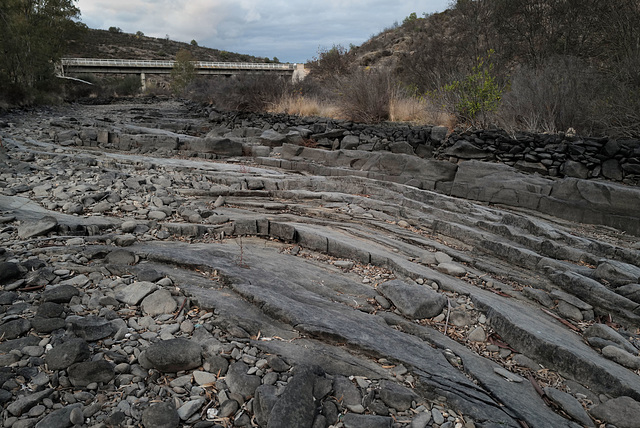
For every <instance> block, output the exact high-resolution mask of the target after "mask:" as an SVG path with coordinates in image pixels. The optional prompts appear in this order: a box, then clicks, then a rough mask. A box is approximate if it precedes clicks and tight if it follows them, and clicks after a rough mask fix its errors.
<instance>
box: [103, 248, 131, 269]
mask: <svg viewBox="0 0 640 428" xmlns="http://www.w3.org/2000/svg"><path fill="white" fill-rule="evenodd" d="M105 262H106V263H107V264H113V265H132V264H134V263H135V262H136V256H135V254H133V253H132V252H131V251H128V250H114V251H111V252H110V253H109V254H107V257H106V258H105Z"/></svg>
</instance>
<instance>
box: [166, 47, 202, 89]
mask: <svg viewBox="0 0 640 428" xmlns="http://www.w3.org/2000/svg"><path fill="white" fill-rule="evenodd" d="M193 62H194V58H193V55H192V54H191V52H189V51H187V50H184V49H181V50H179V51H178V53H177V54H176V61H175V63H174V64H173V69H172V70H171V81H172V83H171V86H172V88H173V91H174V92H175V93H179V92H182V91H183V90H184V88H186V87H187V85H188V84H189V83H191V82H192V81H193V79H195V77H196V68H195V65H194V64H193Z"/></svg>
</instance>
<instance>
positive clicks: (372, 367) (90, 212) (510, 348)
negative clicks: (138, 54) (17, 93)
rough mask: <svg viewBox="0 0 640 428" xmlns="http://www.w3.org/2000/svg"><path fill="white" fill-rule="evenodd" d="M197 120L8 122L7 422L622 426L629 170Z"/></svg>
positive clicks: (633, 341) (627, 350)
mask: <svg viewBox="0 0 640 428" xmlns="http://www.w3.org/2000/svg"><path fill="white" fill-rule="evenodd" d="M209 117H210V116H209V115H202V114H195V113H193V112H190V111H189V110H187V108H186V107H185V106H183V105H180V104H178V103H168V102H167V103H158V104H151V105H128V104H116V105H110V106H93V107H87V106H83V107H82V108H71V107H68V108H64V109H60V110H54V111H47V112H35V113H29V114H27V113H24V114H21V115H15V116H11V117H8V118H7V120H6V122H7V123H8V124H9V125H10V126H9V127H8V128H4V129H3V130H2V134H1V135H2V139H3V147H2V148H0V185H1V186H0V267H1V268H2V270H0V286H2V291H0V311H1V312H2V313H3V319H2V322H1V324H0V331H2V332H3V334H4V337H3V338H2V342H1V343H0V379H2V382H1V383H0V385H1V387H2V388H1V389H0V402H1V403H3V407H4V410H3V413H2V417H3V424H4V426H35V425H36V424H39V425H38V426H43V425H42V424H48V423H50V421H52V420H56V421H57V422H55V423H56V424H59V426H67V425H72V424H76V425H86V426H91V427H108V426H135V425H143V426H155V424H159V423H163V424H165V425H164V426H178V425H182V426H194V427H209V426H231V425H233V426H252V424H258V425H259V426H263V427H276V426H277V427H280V426H283V427H284V426H309V427H311V426H313V427H329V426H334V427H351V426H353V427H362V426H385V427H387V426H393V427H418V426H419V427H433V428H436V427H437V428H443V427H454V426H455V427H457V426H460V427H495V426H507V427H521V426H525V424H526V426H529V427H541V428H542V427H544V428H547V427H578V426H588V427H591V426H598V424H600V423H610V424H616V425H620V424H622V425H620V426H636V425H633V421H632V422H629V420H631V419H633V416H634V415H635V413H637V409H638V408H640V376H639V374H640V369H639V368H640V364H639V363H638V361H640V357H638V349H639V347H640V339H639V336H638V334H637V331H638V328H640V303H638V299H637V298H636V297H637V296H636V294H638V293H636V292H637V287H636V286H637V284H638V283H639V282H640V274H638V272H640V267H639V266H640V251H639V250H640V246H639V245H638V238H637V236H635V235H634V233H635V234H636V235H637V234H638V232H639V231H640V229H637V224H640V218H639V211H638V209H637V208H638V206H640V205H639V204H640V202H638V201H640V189H638V188H637V187H632V186H625V185H623V184H620V183H611V182H608V181H604V180H582V179H579V178H575V177H569V178H553V177H548V176H547V177H540V176H537V175H531V174H528V173H526V172H524V170H523V169H522V168H520V169H518V170H516V169H514V168H512V167H511V166H508V165H502V164H497V163H487V162H485V161H481V160H479V159H483V158H485V152H483V150H484V149H483V148H480V147H476V146H473V147H472V145H470V144H462V143H461V144H458V145H457V146H454V147H453V148H451V149H450V151H449V152H448V153H449V155H450V156H454V155H455V156H456V157H459V158H465V157H464V156H462V154H465V156H466V158H469V159H476V160H467V161H463V162H460V163H451V162H446V161H442V160H437V159H428V158H425V157H424V156H423V157H418V156H415V155H413V154H411V153H412V150H413V148H412V144H411V143H412V141H408V142H406V144H405V145H402V144H399V143H402V142H401V141H400V142H399V141H396V142H395V143H394V144H395V145H393V147H392V148H393V150H390V151H384V152H380V151H375V150H374V149H373V146H375V144H377V143H376V142H374V141H373V140H371V141H368V140H366V139H365V137H364V136H363V134H361V135H360V136H359V137H356V136H355V135H352V134H348V133H346V132H347V131H345V130H344V129H336V130H331V129H327V128H326V127H320V126H316V125H314V124H313V123H309V124H308V126H306V127H305V126H295V127H294V126H287V125H286V124H285V123H280V124H276V125H274V126H273V127H272V128H270V129H263V128H264V127H263V126H262V125H261V124H259V123H254V124H253V123H250V122H249V121H246V120H245V122H244V123H241V124H234V123H231V122H229V123H226V124H220V123H219V122H216V123H212V122H210V121H209V119H208V118H209ZM216 118H218V116H216ZM267 131H268V132H267ZM445 131H446V130H445ZM434 132H435V133H436V135H435V137H434V135H433V132H432V134H431V136H430V137H429V136H428V135H426V134H425V138H431V139H433V138H435V140H437V141H441V140H442V139H443V138H444V136H445V135H446V132H445V134H443V135H441V134H442V130H441V129H437V128H434ZM347 137H350V138H347ZM308 138H311V139H312V140H313V139H315V141H317V142H318V146H320V147H325V149H322V148H309V147H304V146H302V145H296V144H302V143H305V141H306V142H307V143H308V140H304V139H308ZM338 139H339V140H340V141H338ZM356 140H357V141H356ZM435 140H434V141H435ZM60 141H64V142H65V144H59V142H60ZM335 141H338V144H334V142H335ZM67 143H69V144H67ZM74 144H75V146H74ZM305 144H306V143H305ZM368 144H371V145H372V148H371V150H363V148H367V145H368ZM306 145H307V146H308V145H309V144H306ZM340 147H342V149H338V148H340ZM348 148H358V150H347V149H348ZM409 148H411V150H409ZM421 153H422V155H424V153H423V152H421ZM194 155H196V156H194ZM230 156H232V157H230ZM570 166H571V165H570ZM574 170H577V167H576V168H574ZM578 172H579V171H578ZM573 175H574V176H575V175H579V174H578V173H577V172H576V173H575V174H573ZM602 225H606V226H602ZM613 227H619V228H620V229H622V230H623V231H624V233H623V232H620V231H619V230H616V229H613ZM634 287H635V288H634ZM635 416H637V417H636V418H635V419H633V420H635V421H637V420H640V415H635ZM630 418H631V419H630ZM59 420H60V421H59ZM65 424H67V425H65Z"/></svg>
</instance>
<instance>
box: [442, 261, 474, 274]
mask: <svg viewBox="0 0 640 428" xmlns="http://www.w3.org/2000/svg"><path fill="white" fill-rule="evenodd" d="M436 269H437V270H439V271H440V272H442V273H446V274H447V275H451V276H465V274H466V273H467V269H465V267H464V266H462V265H460V264H458V263H453V262H450V263H440V264H438V266H436Z"/></svg>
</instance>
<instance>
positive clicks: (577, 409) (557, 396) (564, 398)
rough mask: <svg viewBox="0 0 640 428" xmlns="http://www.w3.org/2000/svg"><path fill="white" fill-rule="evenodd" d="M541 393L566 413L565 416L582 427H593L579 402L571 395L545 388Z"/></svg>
mask: <svg viewBox="0 0 640 428" xmlns="http://www.w3.org/2000/svg"><path fill="white" fill-rule="evenodd" d="M543 391H544V393H545V394H546V395H547V397H549V398H550V399H551V400H552V401H554V402H555V403H556V404H557V405H559V406H560V407H561V408H562V410H564V411H565V412H567V414H568V415H569V416H571V417H572V418H573V419H574V420H576V421H578V422H579V423H580V424H582V425H583V426H586V427H595V425H594V424H593V421H592V420H591V418H590V417H589V415H588V414H587V412H586V411H585V410H584V408H583V407H582V405H581V404H580V402H579V401H578V400H577V399H576V398H575V397H573V396H572V395H571V394H567V393H566V392H563V391H560V390H557V389H555V388H551V387H545V388H544V389H543Z"/></svg>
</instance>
